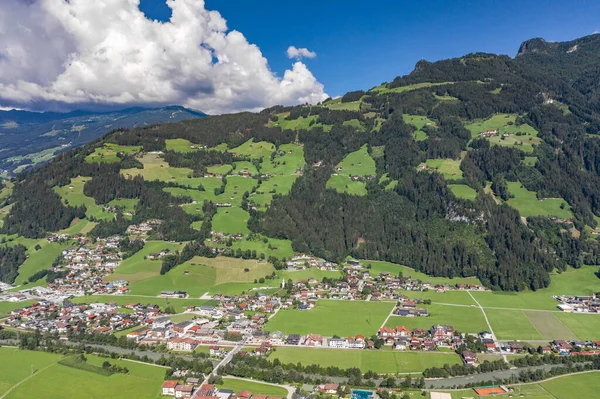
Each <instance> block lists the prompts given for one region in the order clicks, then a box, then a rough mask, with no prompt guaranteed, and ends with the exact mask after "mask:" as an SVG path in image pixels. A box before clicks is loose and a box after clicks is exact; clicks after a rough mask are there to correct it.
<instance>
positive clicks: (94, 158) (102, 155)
mask: <svg viewBox="0 0 600 399" xmlns="http://www.w3.org/2000/svg"><path fill="white" fill-rule="evenodd" d="M141 149H142V147H141V146H139V145H135V146H126V145H117V144H113V143H106V144H104V146H102V147H99V148H96V149H95V150H94V152H92V153H91V154H90V155H88V156H87V157H85V160H86V162H90V163H91V162H115V163H116V162H120V161H121V159H120V158H119V157H117V153H122V154H125V155H129V154H133V153H136V152H139V151H141Z"/></svg>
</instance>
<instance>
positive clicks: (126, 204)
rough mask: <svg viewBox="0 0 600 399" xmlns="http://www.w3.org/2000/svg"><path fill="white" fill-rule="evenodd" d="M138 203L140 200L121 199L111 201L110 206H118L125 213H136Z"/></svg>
mask: <svg viewBox="0 0 600 399" xmlns="http://www.w3.org/2000/svg"><path fill="white" fill-rule="evenodd" d="M138 202H140V200H139V199H137V198H120V199H114V200H112V201H110V202H109V203H108V205H110V206H115V207H117V206H118V207H119V209H121V211H123V212H134V211H135V207H136V205H137V204H138Z"/></svg>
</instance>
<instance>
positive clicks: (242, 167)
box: [231, 161, 258, 176]
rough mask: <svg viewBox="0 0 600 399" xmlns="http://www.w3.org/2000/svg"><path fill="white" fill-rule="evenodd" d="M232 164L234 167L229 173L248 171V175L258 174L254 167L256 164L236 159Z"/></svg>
mask: <svg viewBox="0 0 600 399" xmlns="http://www.w3.org/2000/svg"><path fill="white" fill-rule="evenodd" d="M233 166H234V169H233V170H232V171H231V173H235V174H240V173H241V174H244V173H248V174H249V175H250V176H256V175H258V169H256V166H254V164H253V163H252V162H249V161H238V162H234V163H233Z"/></svg>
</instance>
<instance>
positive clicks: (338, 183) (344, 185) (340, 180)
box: [327, 175, 367, 195]
mask: <svg viewBox="0 0 600 399" xmlns="http://www.w3.org/2000/svg"><path fill="white" fill-rule="evenodd" d="M327 188H332V189H334V190H335V191H337V192H338V193H346V194H351V195H367V188H366V185H365V183H363V182H361V181H356V180H352V179H351V178H350V177H348V176H344V175H337V176H331V177H330V178H329V180H327Z"/></svg>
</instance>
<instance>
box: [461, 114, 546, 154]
mask: <svg viewBox="0 0 600 399" xmlns="http://www.w3.org/2000/svg"><path fill="white" fill-rule="evenodd" d="M516 118H517V115H515V114H496V115H494V116H492V117H491V118H489V119H486V120H483V121H478V122H474V123H470V124H467V125H465V127H466V128H467V129H469V130H470V131H471V135H472V137H473V138H476V137H479V133H480V132H483V131H486V130H498V132H499V134H498V135H496V136H492V137H489V138H488V140H489V141H490V143H492V144H495V145H501V146H504V147H515V148H518V149H520V150H521V151H524V152H533V145H534V144H539V143H541V142H542V140H541V139H540V138H538V137H537V134H538V132H537V130H535V129H534V128H533V127H531V126H529V125H528V124H522V125H520V126H517V125H516V124H515V120H516ZM505 133H511V134H512V135H511V136H508V137H502V134H505ZM516 133H522V134H523V135H521V136H517V135H516Z"/></svg>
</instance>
